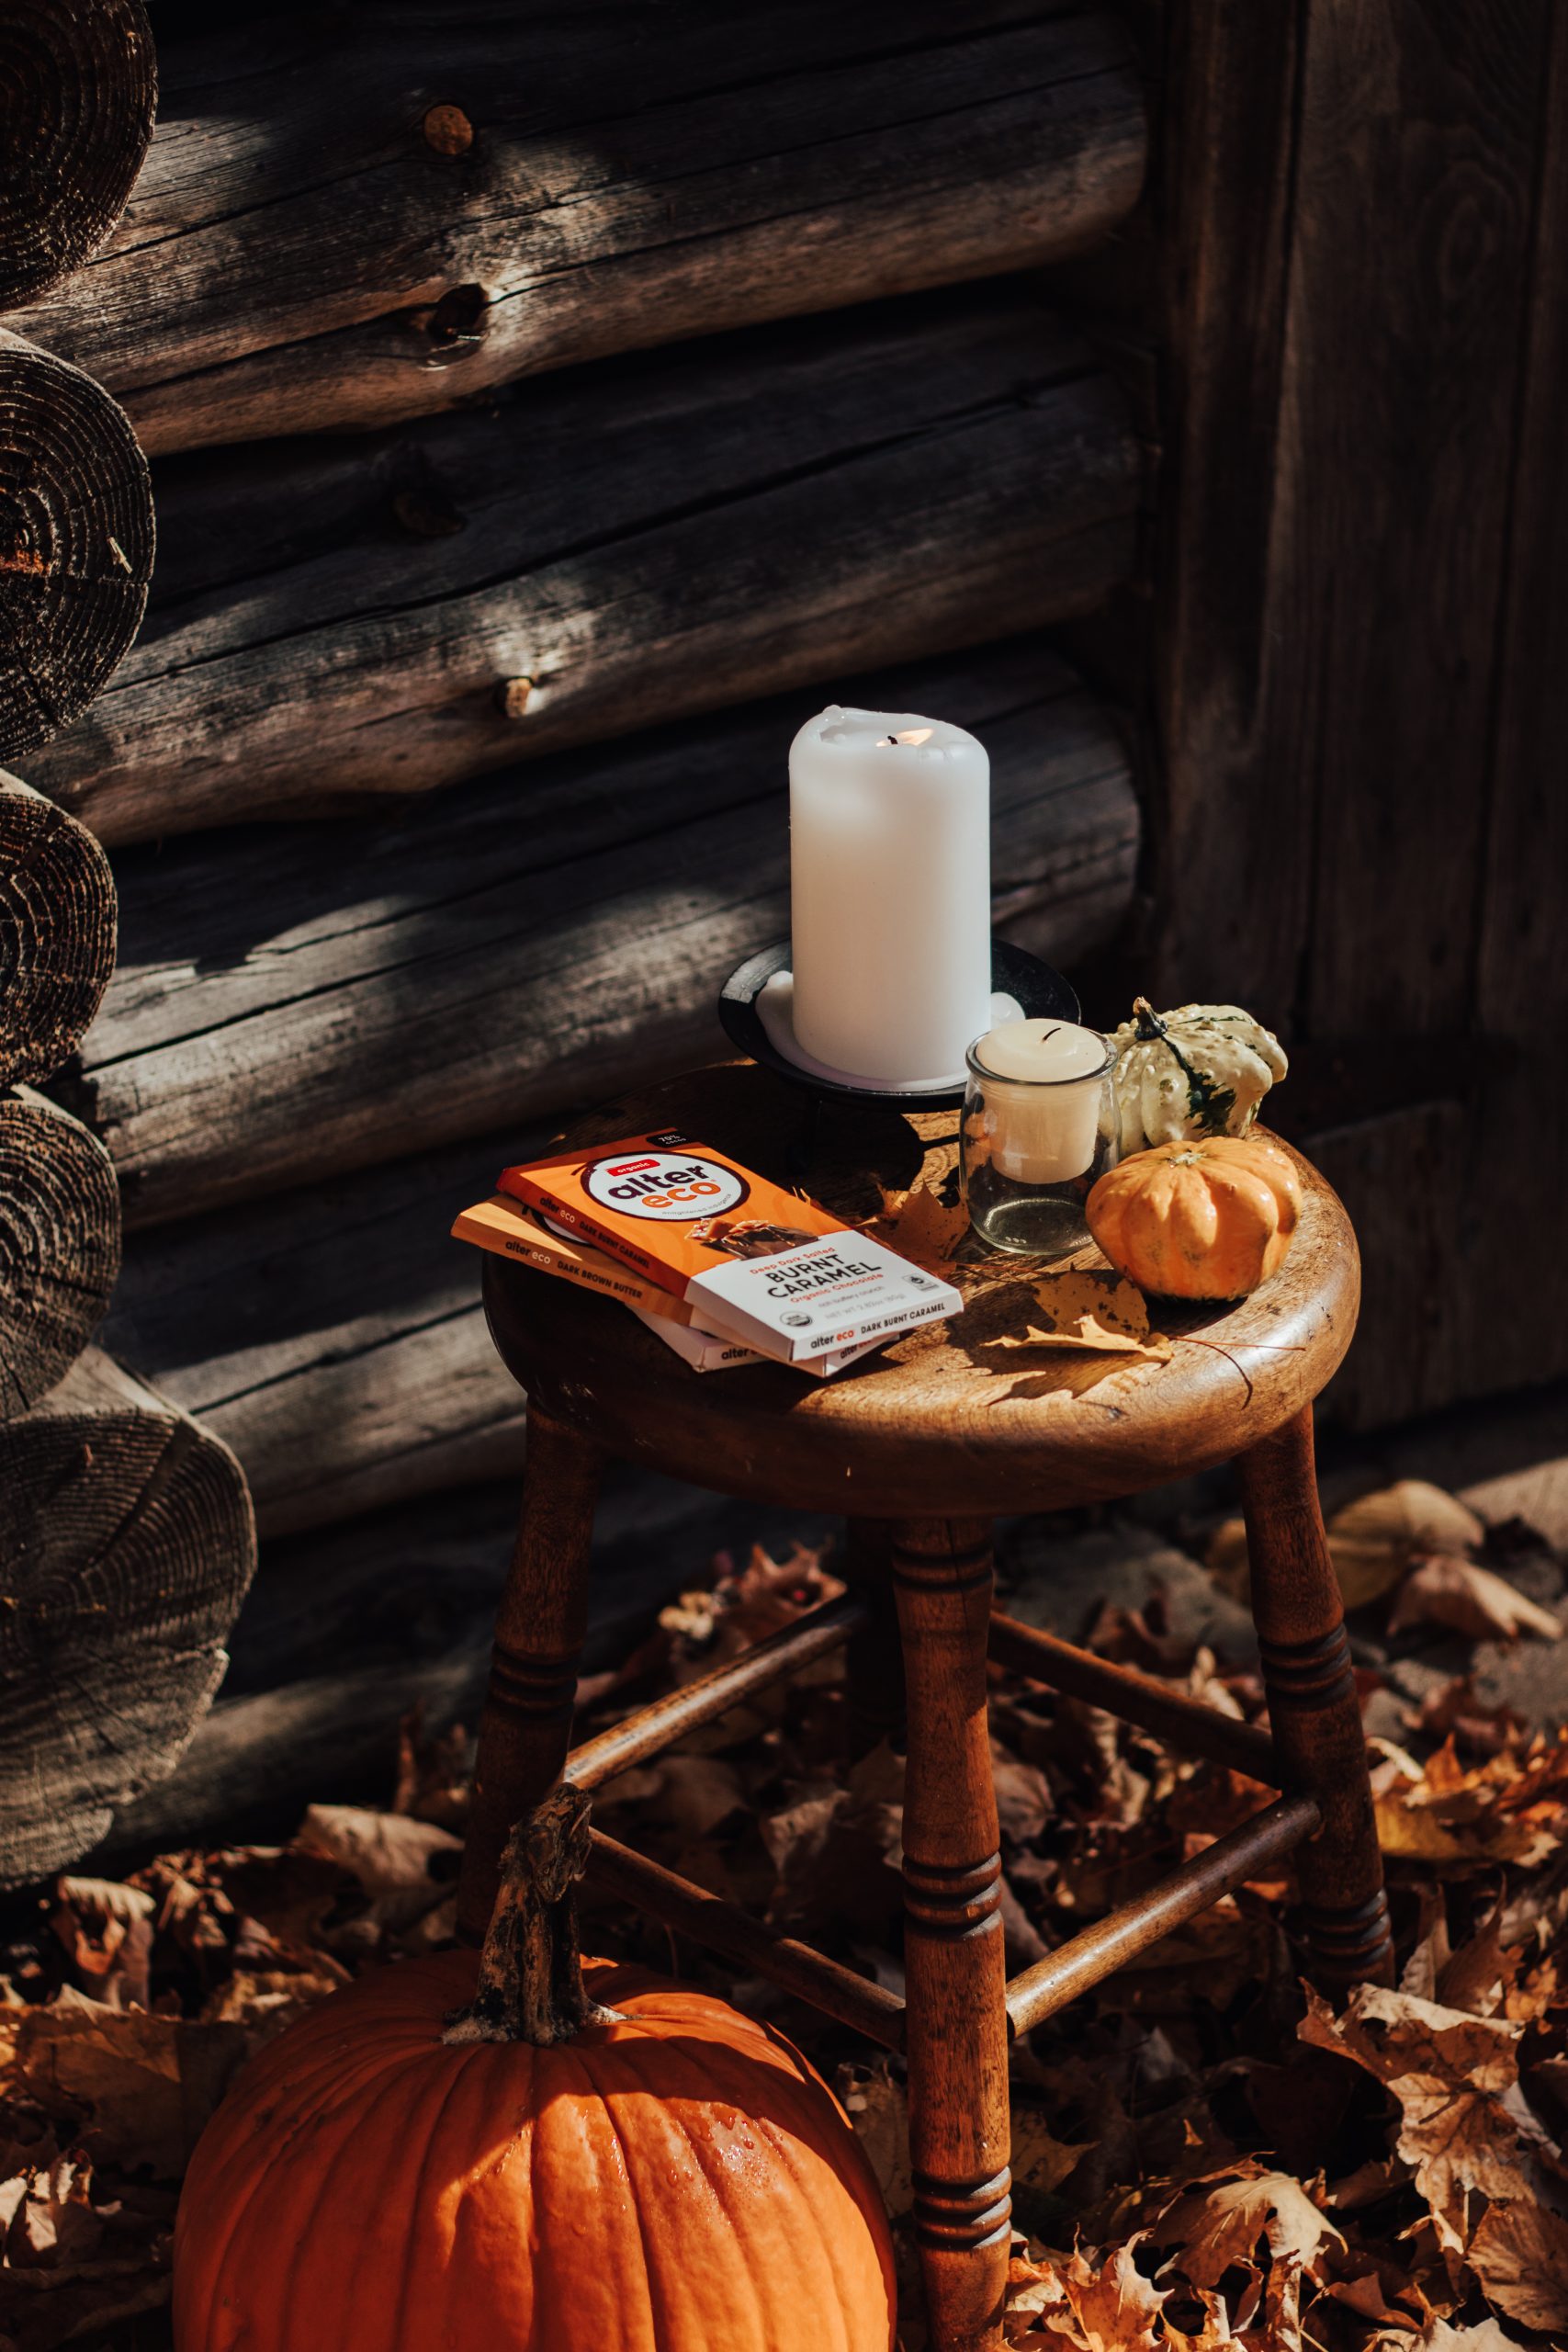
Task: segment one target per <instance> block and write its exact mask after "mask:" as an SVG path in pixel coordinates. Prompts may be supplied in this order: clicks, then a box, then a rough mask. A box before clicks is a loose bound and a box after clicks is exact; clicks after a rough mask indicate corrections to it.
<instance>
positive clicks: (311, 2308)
mask: <svg viewBox="0 0 1568 2352" xmlns="http://www.w3.org/2000/svg"><path fill="white" fill-rule="evenodd" d="M477 1965H478V1962H477V1956H476V1955H475V1954H474V1953H472V1952H466V1951H453V1952H440V1953H436V1954H434V1955H433V1956H431V1957H429V1958H426V1959H423V1960H417V1961H410V1962H405V1963H403V1964H402V1965H400V1966H398V1967H393V1968H388V1969H384V1970H381V1971H378V1972H377V1973H374V1974H371V1975H367V1976H366V1977H363V1978H361V1979H360V1981H359V1982H358V1983H357V1984H355V1985H352V1986H349V1987H348V1988H347V1989H345V1990H344V1992H342V1993H339V1994H336V1995H334V1996H333V1997H332V1998H331V1999H330V2000H328V2001H326V2002H324V2003H323V2004H322V2006H321V2007H320V2008H319V2009H315V2010H312V2011H311V2012H310V2015H309V2016H308V2017H306V2018H303V2019H302V2020H301V2021H300V2022H299V2024H298V2025H295V2026H293V2027H291V2028H290V2029H289V2030H288V2032H286V2033H284V2034H282V2035H280V2036H279V2038H278V2040H277V2041H275V2042H273V2043H271V2044H269V2046H268V2047H267V2048H266V2049H265V2050H264V2051H262V2052H260V2053H259V2054H258V2055H257V2057H255V2058H254V2059H253V2060H252V2062H251V2064H249V2065H248V2066H247V2067H246V2068H245V2069H244V2070H243V2073H242V2074H241V2075H240V2076H239V2077H238V2079H237V2081H236V2083H235V2085H234V2087H233V2088H232V2090H231V2092H230V2094H229V2096H228V2098H226V2099H225V2100H224V2102H223V2105H222V2106H221V2107H220V2109H219V2111H218V2113H217V2114H216V2115H215V2116H214V2117H213V2119H212V2120H211V2122H210V2123H209V2125H208V2127H207V2130H206V2131H204V2132H203V2134H202V2137H201V2140H200V2143H199V2144H198V2146H197V2151H196V2154H195V2156H194V2158H193V2159H192V2162H191V2166H190V2171H189V2174H188V2175H187V2177H186V2186H185V2192H184V2195H183V2197H182V2198H181V2200H180V2211H179V2221H178V2225H177V2227H176V2230H175V2281H174V2324H175V2346H176V2352H888V2346H890V2344H891V2342H892V2337H893V2325H894V2289H893V2261H892V2250H891V2245H890V2241H889V2237H888V2231H887V2224H886V2220H885V2218H884V2215H883V2211H882V2203H881V2199H880V2198H879V2196H878V2193H877V2189H876V2184H875V2182H874V2179H873V2177H872V2175H871V2173H870V2171H869V2169H868V2167H867V2165H866V2164H865V2162H864V2159H863V2156H862V2154H861V2152H860V2149H859V2147H858V2145H857V2144H856V2143H855V2140H854V2136H853V2134H852V2131H850V2129H849V2126H848V2125H847V2124H846V2123H845V2121H844V2120H843V2118H842V2116H841V2114H840V2110H839V2109H838V2106H837V2103H836V2102H835V2101H834V2099H833V2098H832V2097H831V2095H830V2093H829V2091H828V2090H827V2088H826V2087H825V2086H824V2085H823V2084H822V2083H821V2081H820V2080H819V2079H818V2076H817V2075H815V2074H813V2073H812V2071H811V2069H810V2068H809V2067H808V2066H807V2064H806V2061H805V2060H804V2059H803V2058H801V2057H800V2055H799V2053H798V2052H796V2051H795V2050H793V2049H792V2048H791V2047H790V2045H789V2043H788V2042H786V2041H784V2040H783V2038H782V2037H781V2036H778V2035H775V2034H773V2033H771V2032H770V2031H769V2030H767V2029H766V2028H765V2027H763V2026H761V2025H757V2024H755V2023H753V2022H752V2021H751V2020H750V2019H749V2018H742V2017H741V2016H739V2014H738V2012H737V2011H735V2010H733V2009H730V2008H728V2007H726V2005H725V2004H724V2003H723V2002H721V2001H716V2000H712V1999H709V1998H708V1997H707V1996H705V1995H702V1994H699V1993H689V1992H683V1991H681V1990H680V1989H678V1988H677V1987H676V1986H674V1985H664V1984H661V1983H660V1980H659V1979H657V1978H654V1977H650V1976H648V1975H646V1974H644V1973H641V1972H639V1971H635V1970H629V1969H613V1968H609V1967H606V1966H605V1964H604V1963H603V1962H585V1964H584V1973H585V1975H586V1977H587V1980H588V1983H589V1985H590V1986H591V1988H592V1994H593V1997H594V1998H595V1999H596V2000H598V2001H602V2002H604V2003H605V2004H606V2005H607V2006H609V2007H614V2008H616V2009H618V2010H621V2011H622V2012H624V2014H625V2017H626V2023H624V2024H617V2025H614V2026H608V2027H604V2026H590V2027H587V2028H585V2029H584V2030H583V2031H582V2032H581V2034H580V2035H579V2036H578V2037H577V2039H576V2040H575V2041H571V2042H570V2043H567V2044H563V2045H562V2046H560V2047H558V2048H556V2049H551V2050H535V2049H531V2048H529V2047H528V2046H527V2045H525V2044H524V2043H518V2042H510V2043H496V2042H471V2043H468V2044H465V2045H463V2046H462V2047H459V2048H455V2049H447V2048H446V2046H445V2045H444V2044H443V2043H442V2041H441V2028H442V2022H443V2019H444V2018H445V2016H446V2012H447V2011H448V2010H449V2009H451V2008H453V2007H457V2005H458V2004H460V2003H462V2002H464V2001H467V2000H468V1999H469V1998H471V1996H472V1994H473V1990H474V1984H475V1975H476V1970H477Z"/></svg>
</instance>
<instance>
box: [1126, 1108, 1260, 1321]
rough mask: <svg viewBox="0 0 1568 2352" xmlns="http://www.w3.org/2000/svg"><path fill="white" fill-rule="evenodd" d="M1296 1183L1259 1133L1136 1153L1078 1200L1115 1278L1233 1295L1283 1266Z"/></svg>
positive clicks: (1173, 1294) (1172, 1294)
mask: <svg viewBox="0 0 1568 2352" xmlns="http://www.w3.org/2000/svg"><path fill="white" fill-rule="evenodd" d="M1301 1213H1302V1187H1301V1179H1300V1178H1299V1177H1298V1175H1297V1174H1296V1170H1295V1167H1294V1164H1293V1163H1292V1159H1291V1158H1290V1155H1289V1154H1288V1153H1287V1152H1284V1151H1281V1149H1280V1147H1279V1145H1278V1144H1276V1143H1271V1142H1270V1141H1269V1138H1268V1137H1267V1136H1258V1135H1251V1136H1195V1137H1193V1138H1192V1139H1191V1140H1190V1141H1187V1142H1182V1143H1166V1144H1159V1145H1157V1146H1156V1148H1154V1149H1153V1150H1152V1151H1135V1152H1134V1153H1132V1154H1131V1156H1130V1157H1129V1158H1128V1159H1123V1160H1122V1161H1120V1162H1119V1163H1118V1165H1117V1166H1116V1167H1114V1168H1111V1169H1109V1170H1107V1171H1106V1173H1105V1174H1104V1175H1103V1176H1102V1177H1101V1178H1100V1182H1098V1183H1097V1184H1096V1185H1095V1187H1094V1190H1093V1191H1092V1192H1091V1193H1090V1194H1089V1200H1088V1202H1087V1204H1085V1210H1084V1214H1085V1216H1087V1218H1088V1220H1089V1231H1090V1232H1091V1233H1092V1234H1093V1236H1094V1238H1095V1239H1096V1241H1097V1242H1098V1243H1099V1244H1100V1249H1101V1250H1103V1251H1104V1253H1105V1255H1106V1256H1107V1257H1108V1258H1109V1259H1110V1261H1111V1264H1112V1265H1113V1266H1114V1267H1115V1268H1116V1270H1117V1272H1118V1273H1122V1274H1126V1275H1127V1276H1128V1277H1129V1279H1130V1280H1131V1281H1133V1282H1135V1283H1137V1285H1138V1288H1139V1289H1140V1290H1146V1291H1153V1292H1155V1293H1156V1295H1158V1296H1161V1297H1164V1298H1213V1299H1221V1298H1241V1297H1243V1296H1245V1295H1246V1294H1247V1292H1248V1291H1253V1290H1256V1289H1257V1288H1258V1283H1264V1282H1267V1281H1268V1279H1269V1275H1270V1274H1272V1273H1277V1272H1278V1271H1279V1269H1280V1267H1281V1266H1282V1265H1283V1264H1284V1262H1285V1257H1286V1253H1287V1252H1288V1250H1289V1249H1290V1247H1291V1242H1292V1238H1293V1237H1294V1234H1295V1230H1296V1226H1297V1223H1298V1221H1299V1219H1300V1217H1301Z"/></svg>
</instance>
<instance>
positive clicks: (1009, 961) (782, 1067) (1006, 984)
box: [718, 939, 1081, 1111]
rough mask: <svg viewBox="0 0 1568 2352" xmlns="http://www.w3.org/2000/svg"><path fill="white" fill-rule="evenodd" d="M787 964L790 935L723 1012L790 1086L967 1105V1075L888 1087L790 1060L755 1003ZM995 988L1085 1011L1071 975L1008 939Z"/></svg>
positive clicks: (921, 1107) (1000, 945)
mask: <svg viewBox="0 0 1568 2352" xmlns="http://www.w3.org/2000/svg"><path fill="white" fill-rule="evenodd" d="M789 968H790V944H789V942H788V940H787V939H786V940H783V941H781V942H780V943H779V944H777V945H775V946H773V947H763V948H760V949H759V950H758V952H757V954H756V955H754V956H748V957H747V958H746V961H745V962H744V964H741V965H739V967H737V969H736V970H735V971H733V972H731V974H730V976H729V978H728V980H726V982H725V984H724V986H723V988H722V989H720V990H719V997H718V1017H719V1020H720V1022H721V1023H723V1026H724V1034H725V1035H726V1036H727V1037H728V1039H729V1042H730V1044H731V1045H732V1046H736V1047H737V1049H738V1050H739V1052H741V1053H743V1054H746V1055H748V1056H749V1057H750V1059H751V1060H752V1061H754V1062H761V1065H762V1067H763V1068H764V1069H771V1070H773V1072H774V1073H775V1074H776V1076H778V1077H779V1078H782V1079H785V1080H788V1082H789V1084H790V1085H791V1086H798V1087H800V1088H801V1089H802V1091H804V1092H806V1093H807V1094H813V1095H816V1096H817V1097H818V1100H819V1101H823V1102H840V1103H886V1104H887V1105H888V1106H889V1107H890V1108H891V1109H893V1110H896V1111H953V1110H959V1109H961V1108H962V1107H963V1103H964V1085H963V1081H962V1080H960V1082H959V1083H958V1084H957V1085H956V1086H953V1087H938V1088H935V1089H934V1090H932V1091H931V1092H929V1093H927V1092H905V1093H899V1092H897V1091H893V1090H891V1089H889V1088H886V1087H878V1086H847V1085H845V1084H843V1083H842V1081H841V1080H837V1079H830V1078H823V1077H821V1076H819V1075H818V1072H817V1071H816V1070H810V1069H803V1068H802V1066H801V1064H800V1063H799V1062H794V1061H791V1060H790V1058H789V1057H788V1055H787V1054H784V1053H781V1052H780V1051H779V1048H778V1047H777V1046H775V1045H774V1043H773V1039H772V1038H771V1037H770V1036H769V1035H768V1033H767V1031H766V1029H765V1028H764V1027H763V1025H762V1016H761V1013H760V1012H758V1010H757V1000H758V998H759V997H760V996H761V993H762V990H763V989H764V988H766V986H767V984H768V982H769V981H770V980H771V979H773V978H775V977H776V976H777V974H778V973H780V972H787V971H788V970H789ZM991 992H992V994H993V995H998V996H1010V997H1011V998H1012V999H1013V1000H1014V1001H1015V1002H1016V1004H1017V1005H1018V1008H1019V1011H1020V1012H1021V1015H1022V1017H1023V1018H1024V1019H1025V1020H1026V1021H1077V1020H1078V1019H1079V1018H1080V1017H1081V1016H1080V1012H1079V1007H1078V999H1077V989H1075V988H1074V987H1073V985H1072V983H1071V981H1070V980H1065V979H1064V978H1062V975H1061V973H1060V972H1057V971H1054V970H1053V969H1052V967H1051V966H1050V965H1049V964H1043V963H1042V962H1041V960H1040V958H1039V956H1031V955H1030V953H1029V951H1028V949H1027V948H1023V947H1013V946H1011V945H1010V944H1009V943H1008V942H1007V941H1006V940H1005V939H993V940H992V942H991Z"/></svg>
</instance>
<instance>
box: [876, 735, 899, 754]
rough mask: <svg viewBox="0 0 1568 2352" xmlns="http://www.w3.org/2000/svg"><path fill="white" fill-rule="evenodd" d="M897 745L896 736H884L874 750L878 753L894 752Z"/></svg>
mask: <svg viewBox="0 0 1568 2352" xmlns="http://www.w3.org/2000/svg"><path fill="white" fill-rule="evenodd" d="M897 743H898V738H897V735H885V736H884V737H883V738H882V741H880V742H879V743H878V744H877V747H876V748H877V750H878V751H879V752H881V751H895V750H897Z"/></svg>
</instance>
